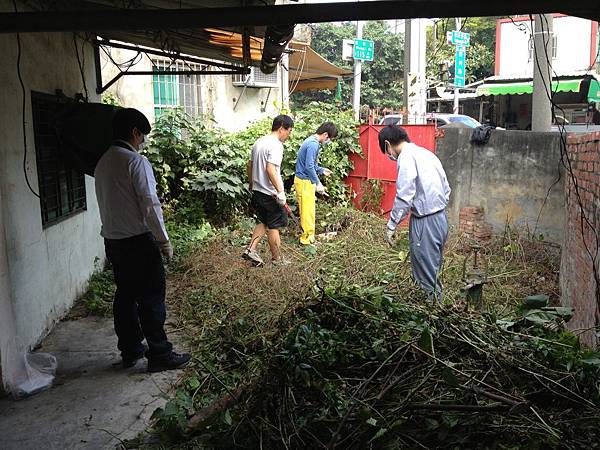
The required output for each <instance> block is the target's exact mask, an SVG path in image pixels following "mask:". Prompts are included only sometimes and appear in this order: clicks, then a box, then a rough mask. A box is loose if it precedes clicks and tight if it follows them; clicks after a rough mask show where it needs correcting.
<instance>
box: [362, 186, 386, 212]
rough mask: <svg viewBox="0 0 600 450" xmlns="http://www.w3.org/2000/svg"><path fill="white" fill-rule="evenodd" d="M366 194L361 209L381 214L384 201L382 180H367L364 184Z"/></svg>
mask: <svg viewBox="0 0 600 450" xmlns="http://www.w3.org/2000/svg"><path fill="white" fill-rule="evenodd" d="M363 190H364V194H363V197H362V201H361V207H362V209H363V210H364V211H370V212H373V213H375V214H381V213H382V209H381V201H382V200H383V194H384V191H383V185H382V183H381V180H365V181H364V182H363Z"/></svg>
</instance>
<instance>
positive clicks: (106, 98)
mask: <svg viewBox="0 0 600 450" xmlns="http://www.w3.org/2000/svg"><path fill="white" fill-rule="evenodd" d="M102 103H104V104H105V105H112V106H121V104H120V103H119V100H118V99H117V97H116V96H115V95H114V94H113V93H112V92H105V93H104V94H102Z"/></svg>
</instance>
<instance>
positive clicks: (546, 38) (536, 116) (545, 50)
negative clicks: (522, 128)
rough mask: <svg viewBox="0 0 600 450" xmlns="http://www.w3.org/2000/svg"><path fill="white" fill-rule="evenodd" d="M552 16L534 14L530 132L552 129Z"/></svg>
mask: <svg viewBox="0 0 600 450" xmlns="http://www.w3.org/2000/svg"><path fill="white" fill-rule="evenodd" d="M552 31H553V18H552V14H536V15H535V25H534V33H533V95H532V101H531V130H532V131H550V130H551V129H552V101H551V98H552V36H553V32H552Z"/></svg>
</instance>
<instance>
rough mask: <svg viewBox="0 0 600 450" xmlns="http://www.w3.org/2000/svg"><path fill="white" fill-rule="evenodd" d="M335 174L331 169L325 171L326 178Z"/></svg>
mask: <svg viewBox="0 0 600 450" xmlns="http://www.w3.org/2000/svg"><path fill="white" fill-rule="evenodd" d="M332 173H333V172H332V171H331V170H329V169H323V175H325V176H326V177H328V176H330V175H331V174H332Z"/></svg>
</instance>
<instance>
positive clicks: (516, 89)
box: [477, 79, 600, 96]
mask: <svg viewBox="0 0 600 450" xmlns="http://www.w3.org/2000/svg"><path fill="white" fill-rule="evenodd" d="M582 81H583V80H582V79H578V80H558V81H553V82H552V91H553V92H579V89H581V82H582ZM593 81H595V80H592V82H593ZM596 83H598V82H597V81H596ZM590 92H591V91H590ZM532 93H533V81H520V82H516V83H498V84H496V83H490V84H482V85H481V86H479V87H478V88H477V95H478V96H488V95H521V94H532ZM597 94H599V95H600V93H597Z"/></svg>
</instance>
